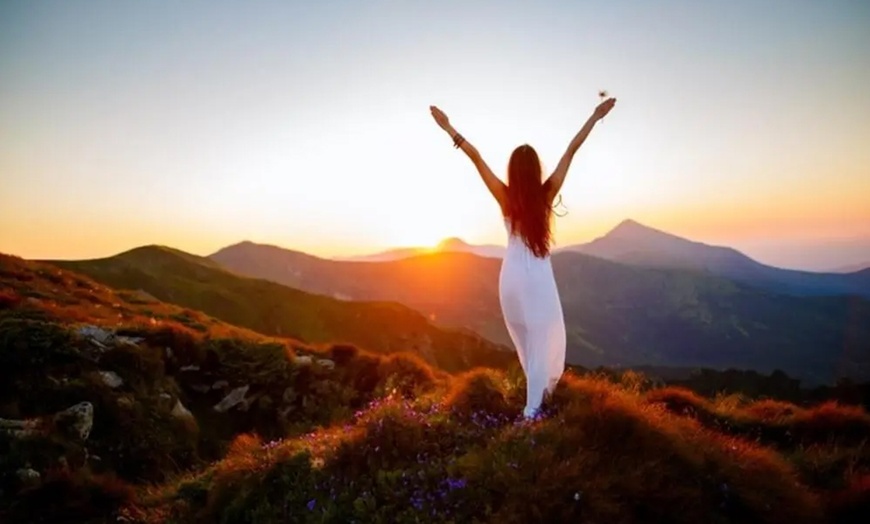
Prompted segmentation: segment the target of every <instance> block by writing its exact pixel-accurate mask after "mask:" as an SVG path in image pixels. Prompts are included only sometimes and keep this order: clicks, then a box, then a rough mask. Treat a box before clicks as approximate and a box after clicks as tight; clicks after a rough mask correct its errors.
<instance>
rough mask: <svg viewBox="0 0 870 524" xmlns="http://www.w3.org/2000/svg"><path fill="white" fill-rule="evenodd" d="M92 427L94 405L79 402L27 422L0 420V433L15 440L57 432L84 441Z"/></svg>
mask: <svg viewBox="0 0 870 524" xmlns="http://www.w3.org/2000/svg"><path fill="white" fill-rule="evenodd" d="M93 425H94V405H93V404H91V403H90V402H79V403H78V404H76V405H75V406H72V407H70V408H67V409H65V410H63V411H59V412H57V413H55V414H54V415H51V416H45V417H37V418H32V419H27V420H7V419H0V433H6V434H7V435H11V436H13V437H16V438H29V437H33V436H37V435H48V434H51V433H53V432H59V433H62V434H65V435H66V436H69V437H73V438H75V439H78V440H81V441H85V440H87V438H88V435H90V434H91V428H92V427H93Z"/></svg>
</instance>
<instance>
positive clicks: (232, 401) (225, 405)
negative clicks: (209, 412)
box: [214, 386, 251, 413]
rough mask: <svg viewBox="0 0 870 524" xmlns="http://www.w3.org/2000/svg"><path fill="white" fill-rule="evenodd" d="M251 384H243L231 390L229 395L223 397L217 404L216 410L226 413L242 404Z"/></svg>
mask: <svg viewBox="0 0 870 524" xmlns="http://www.w3.org/2000/svg"><path fill="white" fill-rule="evenodd" d="M250 388H251V386H241V387H238V388H236V389H234V390H232V391H230V392H229V394H228V395H227V396H225V397H224V398H223V400H221V401H220V402H218V403H217V404H215V406H214V410H215V411H217V412H218V413H224V412H226V411H228V410H229V409H232V408H233V407H235V406H237V405H239V404H241V403H242V402H244V400H245V395H247V394H248V390H249V389H250Z"/></svg>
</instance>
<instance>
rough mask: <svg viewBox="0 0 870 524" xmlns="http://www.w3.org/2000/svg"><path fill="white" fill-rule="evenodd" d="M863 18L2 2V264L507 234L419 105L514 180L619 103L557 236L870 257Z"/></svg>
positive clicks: (861, 8)
mask: <svg viewBox="0 0 870 524" xmlns="http://www.w3.org/2000/svg"><path fill="white" fill-rule="evenodd" d="M653 4H654V5H653ZM867 27H870V3H868V2H866V1H864V0H832V1H829V2H818V1H805V0H781V1H770V0H756V1H743V0H736V1H729V2H725V1H720V2H709V1H697V0H696V1H661V2H655V3H653V2H639V1H618V0H613V1H609V2H586V1H579V0H574V1H565V2H510V1H499V2H482V1H481V2H472V1H467V0H466V1H461V2H454V1H449V0H444V1H439V2H423V1H368V2H366V1H354V2H349V1H328V2H327V1H323V2H290V1H282V2H278V1H275V2H266V1H249V2H224V1H210V2H194V1H186V2H168V1H152V0H143V1H139V2H119V1H96V0H95V1H75V0H67V1H45V2H28V1H18V0H4V1H3V2H0V252H6V253H12V254H16V255H19V256H23V257H26V258H93V257H102V256H110V255H113V254H116V253H119V252H121V251H124V250H127V249H130V248H133V247H136V246H140V245H145V244H161V245H169V246H172V247H176V248H179V249H183V250H185V251H188V252H191V253H195V254H201V255H206V254H210V253H212V252H214V251H216V250H217V249H219V248H221V247H224V246H226V245H229V244H233V243H236V242H239V241H242V240H252V241H256V242H264V243H271V244H277V245H281V246H284V247H288V248H292V249H298V250H302V251H306V252H309V253H312V254H316V255H321V256H348V255H356V254H362V253H369V252H375V251H380V250H383V249H387V248H389V247H394V246H408V245H415V246H420V245H423V246H425V245H434V244H436V243H437V242H438V241H439V240H441V239H443V238H445V237H453V236H458V237H461V238H463V239H464V240H466V241H468V242H471V243H504V241H505V231H504V227H503V224H502V223H501V220H500V218H499V215H498V208H497V205H496V204H495V202H494V201H493V200H492V198H491V197H490V196H489V194H488V193H487V191H486V189H485V187H484V185H483V184H482V183H481V182H480V180H479V177H478V175H477V173H476V171H475V170H474V168H473V166H472V164H471V163H470V162H469V161H468V159H467V158H465V157H464V155H463V154H462V153H461V152H459V151H457V150H455V149H453V148H452V143H451V140H450V138H449V137H447V136H446V135H445V134H444V133H443V132H442V131H441V130H440V129H439V128H438V127H437V126H436V125H435V124H434V123H433V121H432V119H431V117H430V115H429V111H428V107H429V105H431V104H435V105H438V106H439V107H440V108H441V109H443V110H444V111H445V112H446V113H447V115H448V116H449V117H450V120H451V123H452V124H453V125H454V127H456V129H457V130H458V131H459V132H460V133H462V134H463V135H464V136H465V137H466V138H467V139H468V140H469V141H470V142H471V143H473V144H474V145H475V146H477V148H478V149H479V150H480V151H481V153H482V154H483V156H484V158H485V159H486V160H487V162H488V163H489V164H490V166H491V167H492V168H493V169H494V171H496V173H497V174H499V175H500V176H503V173H504V171H505V168H506V165H507V159H508V157H509V155H510V152H511V151H512V150H513V148H515V147H516V146H518V145H520V144H523V143H529V144H531V145H533V146H534V147H535V148H536V149H537V150H538V152H539V154H540V156H541V158H542V162H543V164H544V169H545V170H546V171H549V170H552V169H553V167H554V166H555V164H556V163H557V162H558V159H559V157H560V156H561V154H562V152H563V151H564V149H565V147H566V146H567V144H568V142H569V141H570V139H571V137H572V136H573V135H574V134H575V133H576V132H577V130H579V128H580V127H581V126H582V125H583V123H584V122H585V120H586V118H587V117H588V116H589V115H590V114H591V112H592V110H593V109H594V107H595V105H596V104H597V103H598V102H599V99H598V91H599V90H602V89H604V90H607V91H608V93H610V94H611V95H612V96H615V97H616V98H617V99H618V102H617V105H616V108H615V109H614V110H613V112H612V113H611V114H610V115H609V116H608V117H607V118H606V119H605V120H603V121H602V122H600V123H599V125H597V126H596V128H595V129H594V130H593V132H592V134H591V135H590V137H589V139H588V140H587V142H586V143H585V144H584V145H583V147H582V148H581V150H580V152H579V153H578V154H577V156H576V157H575V159H574V163H573V164H572V167H571V170H570V171H569V175H568V178H567V181H566V183H565V186H564V188H563V191H562V197H563V203H564V205H565V208H566V209H567V211H568V214H567V215H566V216H565V217H564V218H558V219H557V222H556V225H555V228H556V241H557V244H558V245H568V244H573V243H579V242H585V241H588V240H591V239H592V238H595V237H597V236H600V235H602V234H604V233H606V232H607V231H608V230H609V229H610V228H612V227H614V226H615V225H616V224H617V223H619V222H620V221H621V220H623V219H625V218H632V219H634V220H637V221H640V222H642V223H645V224H647V225H650V226H653V227H656V228H658V229H664V230H667V231H669V232H672V233H675V234H678V235H681V236H685V237H688V238H691V239H694V240H699V241H704V242H708V243H717V244H727V245H731V246H734V247H737V248H739V249H742V250H744V251H745V252H747V253H748V254H750V255H751V256H754V257H755V258H758V259H759V260H761V261H764V262H768V263H774V264H777V265H782V266H786V267H803V268H808V269H828V268H833V267H838V266H840V265H848V264H852V263H859V262H862V261H868V262H870V96H868V95H867V93H868V89H870V87H868V86H870V31H867Z"/></svg>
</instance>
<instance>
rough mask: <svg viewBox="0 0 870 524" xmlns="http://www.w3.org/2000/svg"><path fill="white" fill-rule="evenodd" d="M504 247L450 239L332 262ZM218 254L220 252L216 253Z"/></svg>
mask: <svg viewBox="0 0 870 524" xmlns="http://www.w3.org/2000/svg"><path fill="white" fill-rule="evenodd" d="M242 244H248V243H247V242H242ZM504 250H505V248H504V246H497V245H492V244H487V245H472V244H469V243H467V242H465V241H464V240H462V239H460V238H456V237H451V238H447V239H444V240H442V241H441V242H440V243H439V244H438V245H437V246H436V247H435V248H424V247H408V248H397V249H391V250H388V251H384V252H382V253H376V254H373V255H361V256H353V257H342V258H335V259H334V260H339V261H347V262H390V261H394V260H402V259H405V258H411V257H415V256H420V255H428V254H431V253H471V254H474V255H477V256H480V257H487V258H501V257H503V256H504ZM218 253H220V252H218ZM218 253H215V254H214V255H211V258H215V257H216V256H217V255H218Z"/></svg>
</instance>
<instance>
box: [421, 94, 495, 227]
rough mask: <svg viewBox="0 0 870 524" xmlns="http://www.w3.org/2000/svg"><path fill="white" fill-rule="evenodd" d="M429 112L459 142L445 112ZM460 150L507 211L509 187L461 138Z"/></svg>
mask: <svg viewBox="0 0 870 524" xmlns="http://www.w3.org/2000/svg"><path fill="white" fill-rule="evenodd" d="M429 110H430V111H431V112H432V117H433V118H434V119H435V122H436V123H437V124H438V125H439V126H440V127H441V129H443V130H444V131H445V132H446V133H447V134H448V135H450V137H451V138H453V139H454V142H455V141H456V140H457V136H460V135H459V133H457V132H456V129H454V128H453V126H452V125H450V121H449V120H448V119H447V115H445V114H444V112H443V111H441V110H440V109H438V108H437V107H435V106H430V107H429ZM459 148H460V149H462V151H463V152H464V153H465V154H466V155H468V158H470V159H471V161H472V162H473V163H474V167H476V168H477V172H478V173H480V178H482V179H483V183H484V184H486V188H487V189H489V192H490V193H492V196H493V197H494V198H495V200H496V202H498V205H499V206H500V207H501V208H502V210H504V209H505V207H506V204H507V186H505V185H504V182H502V181H501V180H499V179H498V177H497V176H495V174H494V173H493V172H492V169H490V168H489V166H488V165H486V162H485V161H484V160H483V157H482V156H480V153H479V152H478V151H477V148H476V147H474V146H473V145H471V143H469V142H468V141H467V140H465V139H464V138H461V140H460V145H459Z"/></svg>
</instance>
